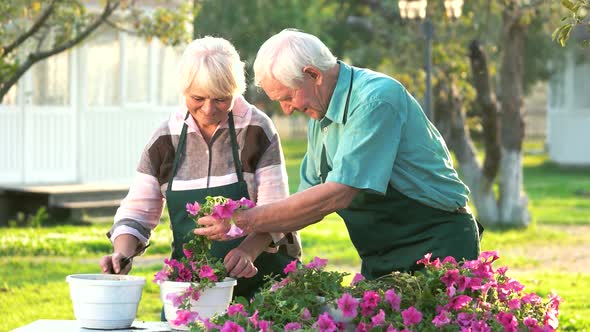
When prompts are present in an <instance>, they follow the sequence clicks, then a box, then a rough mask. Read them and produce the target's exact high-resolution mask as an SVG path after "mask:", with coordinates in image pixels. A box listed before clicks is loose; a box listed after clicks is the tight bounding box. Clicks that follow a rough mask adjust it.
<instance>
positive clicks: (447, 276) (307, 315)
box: [193, 251, 562, 332]
mask: <svg viewBox="0 0 590 332" xmlns="http://www.w3.org/2000/svg"><path fill="white" fill-rule="evenodd" d="M498 258H499V256H498V254H497V252H493V251H492V252H483V253H482V254H481V255H480V256H479V258H478V259H476V260H467V261H462V262H459V263H457V262H456V261H455V259H453V258H452V257H447V258H444V259H443V260H442V261H441V260H440V259H438V258H437V259H435V260H433V261H431V255H430V254H428V255H426V256H425V257H424V258H423V259H421V260H419V261H418V263H421V264H423V265H424V270H423V271H419V272H416V273H414V274H409V273H400V272H394V273H391V274H389V275H386V276H383V277H381V278H378V279H376V280H364V278H362V276H360V275H359V274H357V275H356V276H355V277H354V278H353V282H352V284H351V286H350V287H341V288H339V287H337V286H336V287H334V288H328V291H327V292H326V295H328V296H327V297H326V303H329V304H331V305H332V308H333V309H334V310H329V309H330V308H329V307H327V306H321V305H320V306H318V304H317V303H318V302H317V300H316V302H315V304H314V303H313V300H312V299H311V298H312V295H311V294H313V296H315V295H316V294H317V291H318V289H319V288H317V287H314V286H313V285H316V284H321V283H322V282H319V281H317V280H316V281H312V280H314V279H313V276H316V277H318V276H320V275H322V272H325V271H322V268H323V265H324V264H325V263H321V264H320V265H317V262H323V260H319V259H318V258H316V259H314V261H315V262H316V263H314V264H315V265H314V267H311V268H310V264H312V263H313V262H312V263H310V264H308V265H306V266H298V267H295V266H291V267H290V268H289V267H288V269H289V271H285V272H289V273H288V275H287V278H285V279H284V280H283V281H281V282H278V283H277V282H271V283H269V284H268V285H267V287H266V288H265V289H264V290H263V291H262V292H260V293H259V294H257V295H256V296H255V298H254V299H253V301H252V302H251V303H244V302H239V303H235V304H233V305H232V306H230V308H229V309H228V312H227V313H226V314H225V315H223V316H219V317H216V318H215V319H213V321H209V320H205V321H204V323H205V328H206V329H207V330H208V331H223V332H225V331H236V332H240V331H324V332H333V331H355V332H363V331H385V332H394V331H483V332H486V331H509V332H510V331H533V332H541V331H555V330H556V329H557V327H558V319H557V317H558V315H559V304H560V303H561V302H562V299H561V298H560V297H559V296H557V295H556V294H554V293H551V294H550V295H549V296H548V298H547V299H543V298H541V297H540V296H538V295H537V294H535V293H527V292H525V291H524V289H525V287H524V286H523V285H522V284H521V283H520V282H518V281H517V280H515V279H512V278H510V277H508V275H507V274H506V271H507V268H506V267H500V268H498V269H494V268H493V267H492V263H494V262H495V261H496V260H497V259H498ZM338 275H339V274H338V273H337V272H335V274H334V275H332V276H329V275H323V277H322V280H324V281H327V280H330V279H331V278H332V277H335V276H338ZM303 276H306V277H304V278H307V280H300V279H298V278H300V277H303ZM296 280H298V281H296ZM338 280H340V281H341V280H342V279H341V275H340V278H338V277H335V278H334V279H332V282H333V286H334V285H335V283H337V282H338ZM295 294H297V295H295ZM295 297H297V298H305V300H302V301H300V302H298V301H297V300H296V299H293V298H295ZM316 298H317V297H316ZM319 302H320V303H321V302H322V301H319ZM196 326H197V325H193V327H196ZM199 328H200V329H202V327H199ZM198 330H199V329H195V330H193V331H198Z"/></svg>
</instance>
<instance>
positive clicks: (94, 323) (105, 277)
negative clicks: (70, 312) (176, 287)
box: [66, 274, 145, 329]
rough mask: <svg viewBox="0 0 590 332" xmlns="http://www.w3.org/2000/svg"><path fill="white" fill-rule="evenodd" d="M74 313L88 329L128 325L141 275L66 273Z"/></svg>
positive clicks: (134, 312) (141, 283)
mask: <svg viewBox="0 0 590 332" xmlns="http://www.w3.org/2000/svg"><path fill="white" fill-rule="evenodd" d="M66 281H67V282H68V284H69V285H70V297H71V298H72V305H73V307H74V316H75V317H76V320H77V321H78V322H79V324H80V326H81V327H85V328H90V329H123V328H128V327H130V326H131V324H132V323H133V320H135V316H136V314H137V307H138V305H139V301H140V300H141V292H142V290H143V285H144V284H145V278H143V277H138V276H128V275H115V274H73V275H69V276H67V277H66Z"/></svg>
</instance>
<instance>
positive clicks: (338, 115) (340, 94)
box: [320, 60, 352, 128]
mask: <svg viewBox="0 0 590 332" xmlns="http://www.w3.org/2000/svg"><path fill="white" fill-rule="evenodd" d="M338 63H339V64H340V72H339V74H338V81H337V82H336V87H335V88H334V92H333V93H332V98H331V99H330V104H329V105H328V111H327V112H326V116H324V118H323V119H322V120H320V124H321V125H322V128H323V127H325V126H327V125H329V124H330V123H332V122H336V123H339V124H344V109H345V108H346V96H347V95H348V89H349V88H350V72H351V70H352V68H351V67H350V66H349V65H347V64H345V63H344V62H342V61H340V60H339V61H338Z"/></svg>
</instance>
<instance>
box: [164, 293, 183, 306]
mask: <svg viewBox="0 0 590 332" xmlns="http://www.w3.org/2000/svg"><path fill="white" fill-rule="evenodd" d="M183 298H184V296H183V295H178V294H176V293H168V294H166V300H170V302H172V305H173V306H175V307H178V306H179V305H181V304H182V299H183Z"/></svg>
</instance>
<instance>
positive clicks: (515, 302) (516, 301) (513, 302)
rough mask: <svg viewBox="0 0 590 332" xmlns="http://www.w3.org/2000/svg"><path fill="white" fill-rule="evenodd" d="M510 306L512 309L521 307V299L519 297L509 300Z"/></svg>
mask: <svg viewBox="0 0 590 332" xmlns="http://www.w3.org/2000/svg"><path fill="white" fill-rule="evenodd" d="M508 308H510V309H511V310H517V309H520V300H519V299H518V298H514V299H511V300H510V301H508Z"/></svg>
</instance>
